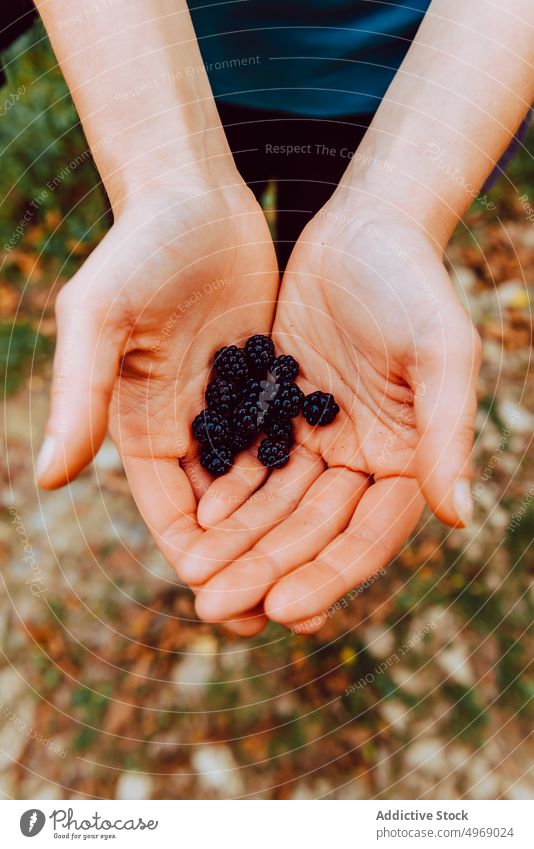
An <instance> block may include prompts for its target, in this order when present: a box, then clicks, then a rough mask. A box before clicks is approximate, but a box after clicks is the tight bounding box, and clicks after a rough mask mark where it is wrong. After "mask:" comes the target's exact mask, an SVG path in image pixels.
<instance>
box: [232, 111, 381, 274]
mask: <svg viewBox="0 0 534 849" xmlns="http://www.w3.org/2000/svg"><path fill="white" fill-rule="evenodd" d="M217 106H218V109H219V114H220V116H221V121H222V123H223V126H224V128H225V132H226V136H227V138H228V143H229V145H230V147H231V149H232V152H233V154H234V158H235V162H236V165H237V167H238V169H239V172H240V174H241V176H242V177H243V179H244V180H245V182H246V183H247V185H248V186H250V188H251V189H252V191H253V192H254V194H255V195H256V197H257V198H258V200H260V199H261V196H262V195H263V193H264V191H265V189H266V187H267V184H268V183H269V181H270V180H273V181H274V182H275V183H276V187H277V202H276V207H277V210H276V239H275V243H276V250H277V254H278V262H279V265H280V270H281V271H282V270H283V269H284V268H285V266H286V263H287V260H288V259H289V255H290V253H291V251H292V249H293V245H294V244H295V242H296V240H297V239H298V237H299V235H300V234H301V232H302V230H303V229H304V227H305V225H306V224H307V223H308V221H309V220H310V219H311V218H312V217H313V216H314V215H315V213H316V212H318V210H319V209H320V208H321V207H322V206H323V205H324V204H325V203H326V201H327V200H328V198H329V197H330V196H331V194H332V193H333V191H334V189H335V188H336V186H337V184H338V183H339V180H340V178H341V175H342V174H343V172H344V171H345V169H346V168H347V166H348V164H349V162H350V157H351V154H352V153H353V151H354V150H356V148H357V147H358V145H359V144H360V142H361V140H362V138H363V136H364V134H365V131H366V130H367V127H368V126H369V124H370V122H371V120H372V117H373V116H372V115H357V116H354V115H349V116H343V117H339V118H308V117H299V116H298V115H287V114H285V113H281V112H268V111H265V110H260V109H250V108H248V107H241V106H234V105H230V104H227V103H221V102H218V103H217Z"/></svg>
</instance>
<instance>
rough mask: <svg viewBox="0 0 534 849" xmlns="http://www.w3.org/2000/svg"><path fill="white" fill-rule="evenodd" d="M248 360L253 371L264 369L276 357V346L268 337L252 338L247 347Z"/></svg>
mask: <svg viewBox="0 0 534 849" xmlns="http://www.w3.org/2000/svg"><path fill="white" fill-rule="evenodd" d="M245 354H246V356H247V360H248V362H249V364H250V365H251V366H252V368H253V369H264V368H266V367H267V366H268V365H269V363H270V362H271V360H272V358H273V357H274V345H273V341H272V339H269V337H268V336H259V335H258V336H251V337H250V339H248V341H247V343H246V345H245Z"/></svg>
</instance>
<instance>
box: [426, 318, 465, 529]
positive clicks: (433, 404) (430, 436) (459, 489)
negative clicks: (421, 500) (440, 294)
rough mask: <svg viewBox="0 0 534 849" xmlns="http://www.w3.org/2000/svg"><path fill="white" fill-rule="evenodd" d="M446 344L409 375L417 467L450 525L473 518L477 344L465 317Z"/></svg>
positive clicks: (432, 505)
mask: <svg viewBox="0 0 534 849" xmlns="http://www.w3.org/2000/svg"><path fill="white" fill-rule="evenodd" d="M448 326H449V327H455V329H454V330H450V331H449V332H448V336H447V339H446V341H445V345H444V346H443V347H441V348H439V349H435V350H433V351H432V352H428V353H427V354H425V355H421V356H420V362H419V363H418V366H417V368H416V369H414V370H413V372H412V377H413V382H412V388H413V390H414V406H415V417H416V424H417V430H418V433H419V434H420V438H419V444H418V448H417V452H416V468H417V475H418V478H419V482H420V484H421V489H422V491H423V495H424V496H425V499H426V501H427V502H428V504H429V506H430V508H431V509H432V510H433V511H434V513H435V514H436V515H437V516H438V517H439V518H440V519H441V520H442V521H443V522H446V523H447V524H448V525H462V526H466V525H468V524H469V523H470V521H471V519H472V512H473V502H472V497H471V487H470V481H471V477H472V469H471V452H472V449H473V434H474V426H475V415H476V407H477V399H476V382H477V378H478V372H479V368H480V342H479V340H478V335H477V332H476V330H475V329H474V328H473V327H472V325H471V324H470V322H469V320H468V319H467V317H466V316H464V318H463V319H458V322H457V323H456V326H455V325H453V324H452V323H449V325H448Z"/></svg>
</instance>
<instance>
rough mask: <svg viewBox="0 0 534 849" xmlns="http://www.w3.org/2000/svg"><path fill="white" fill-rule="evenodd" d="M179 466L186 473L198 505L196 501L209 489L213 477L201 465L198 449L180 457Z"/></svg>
mask: <svg viewBox="0 0 534 849" xmlns="http://www.w3.org/2000/svg"><path fill="white" fill-rule="evenodd" d="M180 466H181V468H182V469H183V470H184V472H185V473H186V475H187V479H188V480H189V483H190V484H191V489H192V490H193V492H194V494H195V499H196V502H197V505H198V502H199V501H200V499H201V498H202V496H203V495H204V493H205V492H207V490H208V489H209V487H210V484H211V482H212V480H213V478H212V477H211V475H210V474H209V472H207V471H206V469H204V468H203V467H202V466H201V464H200V452H199V451H196V452H195V451H191V452H189V453H188V454H187V455H186V456H184V457H182V458H181V459H180ZM197 510H198V506H197ZM197 521H198V515H197Z"/></svg>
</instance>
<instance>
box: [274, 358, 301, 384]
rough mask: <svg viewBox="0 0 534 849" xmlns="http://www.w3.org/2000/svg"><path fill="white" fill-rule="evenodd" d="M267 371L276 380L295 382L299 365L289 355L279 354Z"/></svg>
mask: <svg viewBox="0 0 534 849" xmlns="http://www.w3.org/2000/svg"><path fill="white" fill-rule="evenodd" d="M269 371H270V372H271V373H272V374H274V376H275V377H276V379H277V380H295V378H296V377H298V373H299V371H300V368H299V364H298V363H297V361H296V359H295V358H294V357H292V356H291V354H280V356H279V357H275V358H274V360H273V361H272V362H271V364H270V366H269Z"/></svg>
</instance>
